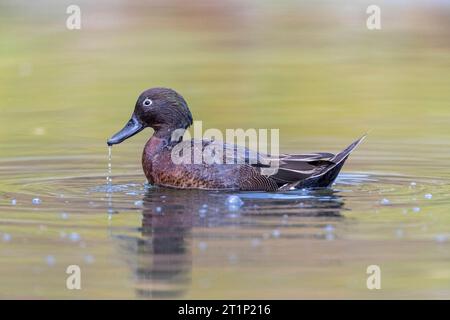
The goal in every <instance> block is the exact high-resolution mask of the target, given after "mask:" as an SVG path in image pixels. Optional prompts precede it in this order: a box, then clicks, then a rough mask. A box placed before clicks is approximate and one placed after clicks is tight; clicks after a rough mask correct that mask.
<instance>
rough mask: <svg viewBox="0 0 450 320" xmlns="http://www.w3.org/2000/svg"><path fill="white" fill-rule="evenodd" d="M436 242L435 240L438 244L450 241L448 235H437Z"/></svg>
mask: <svg viewBox="0 0 450 320" xmlns="http://www.w3.org/2000/svg"><path fill="white" fill-rule="evenodd" d="M434 240H435V241H436V242H439V243H443V242H446V241H448V236H447V235H446V234H437V235H436V236H435V237H434Z"/></svg>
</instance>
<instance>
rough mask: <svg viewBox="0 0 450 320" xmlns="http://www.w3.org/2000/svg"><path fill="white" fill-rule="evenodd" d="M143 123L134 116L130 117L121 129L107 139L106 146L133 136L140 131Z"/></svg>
mask: <svg viewBox="0 0 450 320" xmlns="http://www.w3.org/2000/svg"><path fill="white" fill-rule="evenodd" d="M144 128H145V127H144V125H142V124H141V123H140V121H139V120H137V119H136V117H135V116H133V117H131V119H130V121H128V123H127V124H126V125H125V127H123V129H122V130H120V131H119V132H117V133H116V134H115V135H113V136H112V137H111V139H109V140H108V142H107V143H108V146H112V145H113V144H118V143H121V142H122V141H124V140H126V139H128V138H130V137H132V136H134V135H135V134H136V133H138V132H140V131H142V130H143V129H144Z"/></svg>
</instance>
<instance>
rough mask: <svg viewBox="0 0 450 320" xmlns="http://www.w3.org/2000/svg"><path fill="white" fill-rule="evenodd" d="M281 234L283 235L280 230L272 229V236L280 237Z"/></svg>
mask: <svg viewBox="0 0 450 320" xmlns="http://www.w3.org/2000/svg"><path fill="white" fill-rule="evenodd" d="M280 235H281V232H280V230H278V229H275V230H273V231H272V236H273V237H274V238H278V237H280Z"/></svg>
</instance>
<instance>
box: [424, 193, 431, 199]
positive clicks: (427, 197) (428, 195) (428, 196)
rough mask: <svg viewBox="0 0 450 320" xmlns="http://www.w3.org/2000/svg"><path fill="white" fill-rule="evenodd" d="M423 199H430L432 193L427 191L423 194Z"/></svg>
mask: <svg viewBox="0 0 450 320" xmlns="http://www.w3.org/2000/svg"><path fill="white" fill-rule="evenodd" d="M424 197H425V199H432V198H433V195H432V194H431V193H427V194H426V195H424Z"/></svg>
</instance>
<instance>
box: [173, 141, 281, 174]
mask: <svg viewBox="0 0 450 320" xmlns="http://www.w3.org/2000/svg"><path fill="white" fill-rule="evenodd" d="M174 146H175V145H174ZM176 148H177V150H187V154H188V156H190V157H191V158H192V163H194V160H197V162H198V161H200V160H201V161H202V163H206V164H212V163H217V164H246V165H250V166H252V167H255V168H266V167H270V166H271V165H273V163H272V162H274V161H275V162H278V161H279V157H271V156H269V155H266V154H262V153H258V152H256V151H252V150H250V149H248V148H246V147H243V146H239V145H235V144H228V143H224V142H222V141H217V140H205V139H204V140H194V139H192V140H183V141H181V142H179V143H176ZM200 156H201V159H199V158H198V157H200Z"/></svg>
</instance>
